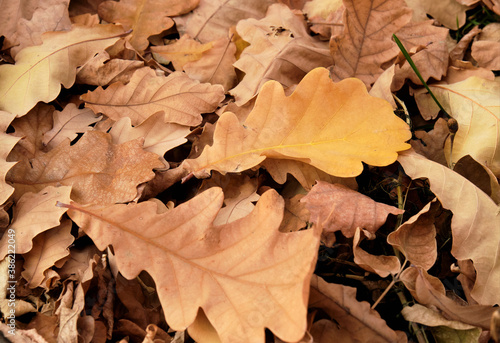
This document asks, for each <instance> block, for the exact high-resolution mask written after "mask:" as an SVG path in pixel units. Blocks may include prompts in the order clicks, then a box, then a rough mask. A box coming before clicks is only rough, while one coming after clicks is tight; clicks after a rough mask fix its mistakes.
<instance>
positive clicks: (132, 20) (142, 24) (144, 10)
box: [98, 0, 199, 51]
mask: <svg viewBox="0 0 500 343" xmlns="http://www.w3.org/2000/svg"><path fill="white" fill-rule="evenodd" d="M198 2H199V0H186V1H175V0H121V1H119V2H117V1H104V2H103V3H101V4H100V5H99V9H98V12H99V17H101V18H102V19H104V20H106V21H107V22H109V23H119V24H122V25H123V26H124V28H125V29H126V30H129V29H131V30H132V35H131V37H130V43H131V44H132V46H133V47H134V48H135V49H136V50H138V51H144V50H145V49H146V48H147V47H148V45H149V42H148V37H149V36H152V35H155V34H158V33H161V32H162V31H165V30H167V29H168V28H170V27H172V26H173V25H174V21H173V20H172V19H170V18H169V17H172V16H176V15H181V14H185V13H188V12H190V11H192V10H193V9H194V8H196V6H198Z"/></svg>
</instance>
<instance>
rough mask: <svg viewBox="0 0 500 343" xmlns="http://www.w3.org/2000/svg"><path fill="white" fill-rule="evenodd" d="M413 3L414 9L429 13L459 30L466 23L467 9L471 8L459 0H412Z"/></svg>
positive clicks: (446, 24) (453, 28)
mask: <svg viewBox="0 0 500 343" xmlns="http://www.w3.org/2000/svg"><path fill="white" fill-rule="evenodd" d="M411 3H412V4H413V8H414V10H417V11H419V10H420V11H423V12H425V13H428V14H429V15H431V16H432V17H433V18H434V19H436V20H437V21H438V22H439V23H441V24H443V25H444V26H446V27H447V28H449V29H451V30H457V29H459V28H460V27H462V26H463V25H464V24H465V20H466V14H465V11H467V10H468V9H469V8H468V6H466V5H463V4H461V3H460V1H457V0H442V1H433V0H418V1H411ZM457 26H458V27H457Z"/></svg>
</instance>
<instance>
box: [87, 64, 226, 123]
mask: <svg viewBox="0 0 500 343" xmlns="http://www.w3.org/2000/svg"><path fill="white" fill-rule="evenodd" d="M81 98H82V100H84V101H85V106H86V107H90V108H91V109H92V110H94V112H96V113H98V112H101V113H104V114H105V115H106V116H108V117H110V118H111V119H113V120H115V121H117V120H119V119H120V118H123V117H129V118H130V119H131V120H132V125H139V124H140V123H142V122H143V121H144V120H146V119H147V118H148V117H150V116H151V115H153V114H154V113H156V112H159V111H164V112H165V121H168V122H173V123H177V124H181V125H186V126H196V125H199V124H200V123H201V119H202V118H201V113H210V112H213V111H214V110H215V109H216V108H217V106H218V105H219V102H221V101H222V100H223V99H224V89H223V88H222V87H221V86H219V85H216V86H212V85H209V84H200V83H199V82H198V81H195V80H191V79H190V78H189V77H188V76H187V75H186V74H184V73H182V72H174V73H172V74H170V75H169V76H168V77H165V76H163V75H160V76H158V75H156V73H155V71H154V70H153V69H151V68H148V67H146V68H142V69H139V70H137V71H136V72H135V73H134V75H132V78H131V79H130V82H129V83H127V84H126V85H124V84H122V83H121V82H116V83H113V84H112V85H110V86H109V87H108V88H106V89H103V88H101V87H98V88H97V89H96V90H95V91H93V92H89V93H87V94H84V95H82V96H81Z"/></svg>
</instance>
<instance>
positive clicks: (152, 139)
mask: <svg viewBox="0 0 500 343" xmlns="http://www.w3.org/2000/svg"><path fill="white" fill-rule="evenodd" d="M164 117H165V114H164V113H163V112H162V111H161V112H157V113H155V114H153V115H152V116H150V117H149V118H148V119H146V120H145V121H143V122H142V123H141V125H139V126H136V127H132V125H131V124H132V123H131V120H130V118H128V117H124V118H121V119H120V120H118V121H117V122H116V123H114V124H113V127H112V128H111V130H110V131H109V134H110V135H111V137H112V138H113V143H114V144H123V143H125V142H128V141H131V140H135V139H139V138H141V137H142V138H144V143H143V146H142V147H143V149H144V150H145V151H149V152H154V153H155V154H157V155H158V156H161V157H163V155H164V154H165V153H166V152H167V151H169V150H170V149H173V148H175V147H176V146H179V145H181V144H183V143H185V142H186V141H187V139H186V138H185V137H186V136H187V135H188V134H189V133H190V132H191V131H190V130H189V127H187V126H183V125H179V124H175V123H166V122H165V121H164Z"/></svg>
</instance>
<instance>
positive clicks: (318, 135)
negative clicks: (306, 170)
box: [182, 68, 410, 177]
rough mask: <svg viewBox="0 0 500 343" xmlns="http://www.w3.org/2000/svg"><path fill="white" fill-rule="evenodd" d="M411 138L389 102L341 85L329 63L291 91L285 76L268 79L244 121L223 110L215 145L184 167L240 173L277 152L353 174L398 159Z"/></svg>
mask: <svg viewBox="0 0 500 343" xmlns="http://www.w3.org/2000/svg"><path fill="white" fill-rule="evenodd" d="M361 109H362V110H361ZM332 113H333V114H334V115H332ZM382 136H383V137H384V138H381V137H382ZM409 138H410V133H409V131H408V128H407V125H406V123H405V122H403V121H402V120H401V119H399V118H398V117H396V116H395V115H394V113H393V112H392V108H391V106H390V105H389V104H388V103H387V102H385V101H383V100H381V99H377V98H374V97H370V96H369V95H368V93H367V91H366V88H365V86H364V85H363V84H362V83H361V82H360V81H359V80H355V79H349V80H344V81H342V82H340V83H337V84H335V83H333V82H332V81H331V79H330V78H329V76H328V71H327V70H326V69H324V68H316V69H314V70H313V71H311V72H309V73H308V74H307V76H306V77H305V78H304V79H303V80H302V81H301V83H300V84H299V85H298V86H297V88H296V89H295V91H294V93H293V94H292V95H291V96H289V97H286V96H285V94H284V91H283V88H282V86H281V85H280V84H279V83H278V82H275V81H269V82H267V83H266V84H265V85H264V86H263V89H262V90H261V92H260V94H259V96H258V98H257V101H256V104H255V107H254V108H253V110H252V112H251V113H250V115H249V116H248V117H247V119H246V120H245V123H244V124H243V126H242V125H241V124H240V123H239V121H238V119H237V117H236V116H235V115H234V114H233V113H231V112H225V113H224V114H222V116H221V117H220V118H219V120H218V122H217V124H216V127H215V133H214V144H213V145H212V146H210V147H206V148H205V149H204V150H203V152H202V154H201V155H200V156H199V157H198V158H196V159H188V160H184V162H183V164H182V166H184V168H185V169H187V170H188V171H190V172H192V174H194V175H195V176H196V177H206V176H208V175H209V172H210V170H217V171H219V172H221V173H227V172H238V171H242V170H245V169H248V168H252V167H254V166H256V165H258V164H259V163H261V162H262V161H263V160H264V159H265V158H266V157H270V158H275V159H277V158H278V159H290V160H297V161H301V162H306V163H308V164H311V165H312V166H314V167H316V168H318V169H321V170H323V171H324V172H326V173H329V174H332V175H336V176H340V177H352V176H356V175H358V174H359V173H360V172H361V171H362V168H363V166H362V163H361V161H364V162H366V163H368V164H372V165H386V164H389V163H392V161H394V159H395V158H396V151H399V150H404V149H406V148H407V146H408V145H407V144H406V143H404V141H405V140H407V139H409Z"/></svg>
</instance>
